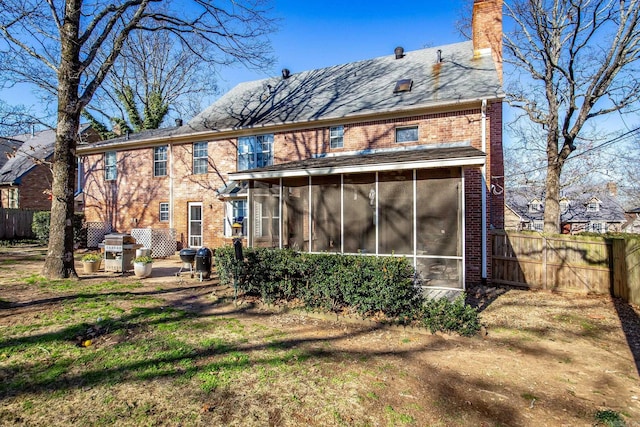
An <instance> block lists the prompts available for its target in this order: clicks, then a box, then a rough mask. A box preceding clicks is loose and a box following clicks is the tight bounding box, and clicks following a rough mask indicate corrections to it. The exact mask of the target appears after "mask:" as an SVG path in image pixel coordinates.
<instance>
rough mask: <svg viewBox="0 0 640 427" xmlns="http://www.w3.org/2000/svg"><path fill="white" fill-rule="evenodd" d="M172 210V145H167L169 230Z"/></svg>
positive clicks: (171, 224) (171, 222) (171, 221)
mask: <svg viewBox="0 0 640 427" xmlns="http://www.w3.org/2000/svg"><path fill="white" fill-rule="evenodd" d="M173 209H174V206H173V144H169V228H174V226H173ZM176 237H177V236H176Z"/></svg>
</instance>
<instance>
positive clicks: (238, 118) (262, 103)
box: [179, 42, 503, 132]
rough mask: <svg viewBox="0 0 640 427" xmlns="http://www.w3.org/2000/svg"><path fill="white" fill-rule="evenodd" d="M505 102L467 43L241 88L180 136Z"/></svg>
mask: <svg viewBox="0 0 640 427" xmlns="http://www.w3.org/2000/svg"><path fill="white" fill-rule="evenodd" d="M438 50H441V51H442V62H440V63H437V62H436V57H437V51H438ZM401 79H412V80H413V86H412V89H411V91H409V92H403V93H397V94H394V88H395V86H396V82H397V81H398V80H401ZM502 96H503V92H502V89H501V85H500V81H499V79H498V74H497V72H496V69H495V64H494V62H493V60H492V58H491V56H490V55H485V56H475V57H474V52H473V45H472V43H471V42H462V43H456V44H451V45H446V46H439V47H435V48H429V49H421V50H416V51H412V52H407V53H406V54H405V56H404V57H403V58H402V59H395V56H394V55H389V56H384V57H380V58H375V59H370V60H366V61H360V62H353V63H349V64H344V65H337V66H333V67H328V68H323V69H318V70H312V71H305V72H301V73H297V74H292V75H291V77H289V78H288V79H284V78H282V77H279V78H270V79H265V80H258V81H252V82H247V83H242V84H239V85H238V86H236V87H235V88H233V89H232V90H231V91H230V92H228V93H227V94H226V95H224V96H223V97H222V98H220V99H219V100H218V101H217V102H215V103H214V104H212V105H211V106H209V107H208V108H207V109H205V110H204V111H203V112H202V113H200V114H198V115H197V116H196V117H194V118H193V119H192V120H190V121H189V122H188V123H187V124H186V125H185V126H183V127H182V128H181V129H180V131H179V132H199V131H206V130H224V129H238V128H243V127H251V126H267V125H276V124H282V123H303V122H312V121H316V120H321V119H340V118H344V117H351V116H359V115H367V114H375V113H389V112H397V111H403V110H407V109H415V108H421V107H429V106H435V105H440V104H445V103H447V104H450V103H457V102H463V101H468V100H476V99H482V98H489V99H495V98H498V97H502Z"/></svg>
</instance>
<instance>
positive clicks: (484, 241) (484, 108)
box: [481, 99, 487, 283]
mask: <svg viewBox="0 0 640 427" xmlns="http://www.w3.org/2000/svg"><path fill="white" fill-rule="evenodd" d="M481 112H482V120H481V126H482V152H483V153H486V152H487V100H486V99H483V100H482V108H481ZM486 184H487V165H486V163H485V164H483V165H482V183H481V187H482V202H481V206H482V239H481V241H482V276H481V279H482V282H483V283H486V281H487V185H486Z"/></svg>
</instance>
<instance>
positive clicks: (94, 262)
mask: <svg viewBox="0 0 640 427" xmlns="http://www.w3.org/2000/svg"><path fill="white" fill-rule="evenodd" d="M81 261H82V269H83V270H84V272H85V273H86V274H93V273H97V272H98V270H100V264H102V255H100V254H95V253H90V254H84V255H83V256H82V258H81Z"/></svg>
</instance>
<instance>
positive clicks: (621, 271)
mask: <svg viewBox="0 0 640 427" xmlns="http://www.w3.org/2000/svg"><path fill="white" fill-rule="evenodd" d="M625 246H626V245H625V240H624V239H611V253H612V255H613V256H612V257H611V258H612V260H611V264H612V265H611V270H612V274H613V280H612V282H613V289H612V292H611V293H612V295H613V296H614V297H619V298H622V299H623V300H625V301H629V292H628V287H627V260H626V256H625V252H626V251H625Z"/></svg>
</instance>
